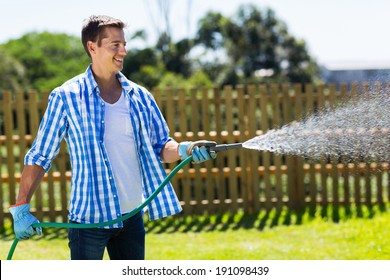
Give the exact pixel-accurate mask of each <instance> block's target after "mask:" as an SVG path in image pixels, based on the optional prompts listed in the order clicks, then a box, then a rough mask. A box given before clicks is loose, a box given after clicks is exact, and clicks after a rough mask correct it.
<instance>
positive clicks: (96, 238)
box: [68, 212, 145, 260]
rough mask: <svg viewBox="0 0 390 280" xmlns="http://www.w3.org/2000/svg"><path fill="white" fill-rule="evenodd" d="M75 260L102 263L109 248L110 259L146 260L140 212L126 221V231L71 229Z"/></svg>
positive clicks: (71, 251) (69, 232) (120, 229)
mask: <svg viewBox="0 0 390 280" xmlns="http://www.w3.org/2000/svg"><path fill="white" fill-rule="evenodd" d="M68 239H69V243H68V246H69V248H70V257H71V259H72V260H102V259H103V255H104V250H105V248H106V247H107V252H108V255H109V256H110V259H111V260H144V259H145V227H144V221H143V218H142V214H141V213H140V212H139V213H137V214H135V215H134V216H132V217H130V218H128V219H126V220H124V221H123V228H113V229H103V228H85V229H78V228H70V229H69V230H68Z"/></svg>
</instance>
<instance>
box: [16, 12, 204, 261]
mask: <svg viewBox="0 0 390 280" xmlns="http://www.w3.org/2000/svg"><path fill="white" fill-rule="evenodd" d="M124 28H125V25H124V23H123V22H122V21H120V20H118V19H114V18H111V17H108V16H91V17H90V18H89V19H88V20H87V21H86V22H85V24H84V26H83V29H82V43H83V46H84V48H85V50H86V52H87V54H88V56H89V57H90V58H91V60H92V63H91V65H90V66H89V67H88V68H87V70H86V72H85V73H83V74H81V75H78V76H76V77H74V78H73V79H71V80H69V81H68V82H66V83H65V84H63V85H62V86H60V87H58V88H56V89H54V91H53V92H52V93H51V94H50V96H49V102H48V107H47V110H46V112H45V114H44V116H43V119H42V121H41V124H40V127H39V131H38V134H37V137H36V139H35V140H34V143H33V145H32V147H31V149H30V150H29V152H28V153H27V154H26V157H25V167H24V169H23V172H22V178H21V181H20V189H19V194H18V197H17V201H16V204H14V205H11V206H10V212H11V214H12V216H13V218H14V230H15V233H16V237H17V238H19V239H26V238H29V237H30V236H31V235H33V234H34V230H33V228H32V227H31V225H32V224H33V223H36V222H38V220H37V219H36V218H35V217H34V216H33V215H32V214H31V213H30V205H29V202H30V200H31V197H32V195H33V193H34V192H35V190H36V189H37V187H38V185H39V183H40V182H41V180H42V178H43V176H44V174H45V172H47V171H48V170H49V169H50V167H51V163H52V161H53V159H54V158H55V157H56V156H57V154H58V152H59V148H60V143H61V141H62V140H63V139H65V141H66V142H67V144H68V148H69V154H70V160H71V164H72V181H71V186H72V187H71V194H70V204H69V216H68V217H69V221H70V222H71V223H83V224H91V223H99V222H104V221H110V220H113V219H116V218H118V217H121V216H122V215H124V214H126V213H129V212H130V211H131V210H133V209H134V208H135V207H136V206H138V205H139V204H141V202H142V197H148V196H149V195H150V194H151V193H152V192H153V191H154V189H155V188H156V187H157V186H158V185H159V184H160V183H161V182H162V181H163V180H164V178H165V176H166V174H165V171H164V168H163V166H162V164H161V161H163V162H174V161H177V160H179V159H184V158H186V157H187V153H186V151H187V149H188V148H189V146H190V145H191V142H182V143H180V144H178V143H177V142H176V141H174V140H173V139H172V138H171V137H169V129H168V127H167V124H166V122H165V120H164V118H163V116H162V114H161V112H160V110H159V109H158V107H157V105H156V103H155V101H154V99H153V97H152V95H151V94H150V93H149V92H148V91H147V90H146V89H144V88H142V87H140V86H139V85H137V84H135V83H133V82H131V81H129V80H128V79H127V78H126V77H125V76H124V75H123V74H122V73H120V71H121V70H122V67H123V60H124V58H125V56H126V41H125V36H124ZM192 154H193V158H194V161H195V162H202V161H205V160H208V159H211V158H212V156H211V155H210V154H209V153H208V151H207V149H206V148H205V147H201V148H198V147H196V148H194V149H193V150H192ZM148 211H149V217H150V218H151V219H152V220H153V219H158V218H162V217H165V216H169V215H173V214H176V213H178V212H180V211H181V207H180V203H179V201H178V199H177V197H176V194H175V193H174V190H173V188H172V186H171V185H170V184H167V186H166V187H165V188H164V189H163V191H162V192H161V193H160V194H159V195H158V196H157V197H156V199H154V200H153V201H152V202H151V204H150V205H149V206H148ZM35 231H36V232H37V233H38V234H41V228H36V229H35ZM68 238H69V248H70V253H71V259H102V258H103V254H104V250H105V248H107V251H108V254H109V256H110V259H144V256H145V229H144V224H143V219H142V214H141V213H138V214H136V215H134V216H133V217H131V218H129V219H127V220H125V221H123V222H120V223H117V224H113V225H111V226H106V227H104V228H92V229H75V228H72V229H69V232H68Z"/></svg>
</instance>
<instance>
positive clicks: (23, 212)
mask: <svg viewBox="0 0 390 280" xmlns="http://www.w3.org/2000/svg"><path fill="white" fill-rule="evenodd" d="M9 211H10V213H11V214H12V217H13V219H14V232H15V235H16V238H18V239H28V238H29V237H30V236H32V235H34V232H36V233H37V234H38V235H41V234H42V228H40V227H39V228H35V229H34V228H33V227H32V226H31V225H32V224H35V223H39V221H38V219H37V218H35V217H34V216H33V215H32V214H31V213H30V204H28V203H25V204H15V205H11V206H10V207H9Z"/></svg>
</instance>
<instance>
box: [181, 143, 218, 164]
mask: <svg viewBox="0 0 390 280" xmlns="http://www.w3.org/2000/svg"><path fill="white" fill-rule="evenodd" d="M192 143H193V142H191V141H185V142H181V143H180V144H179V147H178V153H179V155H180V157H181V159H182V160H184V159H186V158H187V157H189V155H188V154H187V150H188V148H189V147H190V146H191V144H192ZM190 154H192V160H193V162H194V163H201V162H204V161H207V160H209V159H215V158H216V157H217V154H216V153H210V152H209V151H208V149H207V148H206V147H198V146H195V147H193V149H192V151H191V153H190Z"/></svg>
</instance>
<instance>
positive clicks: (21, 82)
mask: <svg viewBox="0 0 390 280" xmlns="http://www.w3.org/2000/svg"><path fill="white" fill-rule="evenodd" d="M0 61H1V63H0V92H1V90H4V89H9V90H20V89H22V88H23V87H24V86H25V85H26V76H25V73H26V71H25V68H24V66H23V65H22V64H21V63H19V62H18V61H16V60H15V58H13V57H12V56H10V55H9V54H7V53H6V52H5V50H4V48H3V47H2V46H0Z"/></svg>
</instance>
